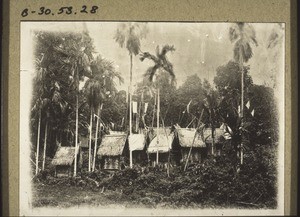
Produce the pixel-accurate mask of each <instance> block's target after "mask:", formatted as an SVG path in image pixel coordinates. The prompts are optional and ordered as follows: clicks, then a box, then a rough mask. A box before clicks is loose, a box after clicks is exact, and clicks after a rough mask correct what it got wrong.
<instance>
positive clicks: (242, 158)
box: [240, 47, 244, 165]
mask: <svg viewBox="0 0 300 217" xmlns="http://www.w3.org/2000/svg"><path fill="white" fill-rule="evenodd" d="M243 62H244V61H243V56H242V48H241V47H240V70H241V73H242V76H241V77H242V81H241V129H242V132H241V137H242V138H241V140H242V141H241V150H240V153H241V165H243V161H244V150H243V149H244V132H243V128H244V70H243Z"/></svg>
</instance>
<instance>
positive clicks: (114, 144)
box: [20, 22, 285, 215]
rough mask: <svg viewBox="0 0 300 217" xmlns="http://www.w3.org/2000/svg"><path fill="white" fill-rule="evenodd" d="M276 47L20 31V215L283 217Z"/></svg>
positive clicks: (214, 36) (120, 31)
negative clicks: (267, 216)
mask: <svg viewBox="0 0 300 217" xmlns="http://www.w3.org/2000/svg"><path fill="white" fill-rule="evenodd" d="M284 34H285V26H284V24H282V23H185V22H177V23H176V22H169V23H168V22H164V23H163V22H23V23H21V71H20V82H21V85H20V89H21V91H20V113H21V115H20V206H21V213H22V212H23V213H25V214H32V215H41V214H44V215H47V213H56V214H57V215H69V214H71V213H72V215H116V213H118V214H120V215H122V214H123V215H126V214H127V215H128V214H132V213H136V214H140V215H149V214H151V215H167V214H170V215H172V214H173V215H174V214H176V215H187V214H190V215H195V214H197V210H198V212H199V209H201V213H202V214H203V215H221V214H224V215H226V214H229V213H235V215H239V214H242V213H243V214H247V213H249V214H250V213H251V215H254V214H259V215H261V214H282V212H283V185H284V182H283V170H284V169H283V168H284V158H283V156H284V131H283V129H284V116H283V114H284V109H283V108H284V86H283V84H284V41H285V35H284ZM74 207H76V211H74V209H75V208H74ZM241 212H242V213H241ZM198 214H199V213H198Z"/></svg>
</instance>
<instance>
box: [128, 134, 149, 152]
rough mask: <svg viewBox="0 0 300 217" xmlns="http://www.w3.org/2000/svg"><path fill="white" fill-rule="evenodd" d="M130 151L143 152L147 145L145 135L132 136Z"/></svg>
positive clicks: (130, 137)
mask: <svg viewBox="0 0 300 217" xmlns="http://www.w3.org/2000/svg"><path fill="white" fill-rule="evenodd" d="M128 143H129V150H130V151H142V150H144V149H145V145H146V135H145V134H131V135H129V137H128Z"/></svg>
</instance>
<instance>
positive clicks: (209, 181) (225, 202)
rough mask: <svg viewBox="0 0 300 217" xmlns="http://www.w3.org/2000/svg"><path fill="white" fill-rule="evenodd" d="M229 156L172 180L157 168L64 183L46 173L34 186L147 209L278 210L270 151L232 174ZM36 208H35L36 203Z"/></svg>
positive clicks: (177, 172)
mask: <svg viewBox="0 0 300 217" xmlns="http://www.w3.org/2000/svg"><path fill="white" fill-rule="evenodd" d="M232 154H233V153H232V149H231V148H230V147H226V148H224V152H223V155H221V156H219V157H217V158H209V159H207V160H206V161H205V162H204V163H202V164H196V165H193V166H191V167H189V168H188V170H187V171H185V172H183V171H182V168H180V167H175V168H172V170H171V176H170V177H167V174H166V171H165V169H160V168H148V169H146V170H145V169H142V168H138V167H137V168H133V169H129V168H128V169H125V170H122V171H117V172H113V173H109V172H105V171H99V172H98V173H90V174H82V175H81V177H78V178H64V179H63V178H53V176H52V175H51V172H49V171H47V172H44V173H43V174H41V175H40V176H38V177H37V178H36V179H35V184H36V185H39V184H41V183H43V184H44V185H45V186H44V187H43V188H51V186H57V185H58V186H63V187H64V188H65V186H75V187H76V188H77V189H78V190H80V189H91V190H93V191H95V192H99V194H100V192H102V193H103V192H104V193H105V192H107V194H104V197H105V195H107V197H109V198H110V199H113V200H114V202H115V203H121V202H122V201H131V202H130V203H132V204H143V205H146V206H150V207H156V206H161V205H162V204H164V206H166V207H198V208H199V207H210V208H212V207H227V208H228V207H241V208H276V206H277V203H276V195H277V190H276V186H277V184H276V178H275V177H276V175H277V172H276V171H277V170H276V163H275V162H276V156H277V153H276V152H275V151H274V147H272V146H269V145H268V146H261V145H255V146H254V147H253V148H252V149H250V150H249V151H247V154H246V156H245V164H244V168H242V170H241V172H240V173H236V170H235V167H234V165H235V163H234V162H233V159H234V158H232V157H231V155H232ZM67 188H70V187H67ZM109 192H111V193H113V192H115V193H114V194H111V193H109ZM118 192H121V194H120V193H118ZM112 195H113V196H112ZM49 203H50V204H51V202H49ZM34 204H35V205H38V204H39V201H38V200H36V201H35V202H34ZM73 205H74V204H73Z"/></svg>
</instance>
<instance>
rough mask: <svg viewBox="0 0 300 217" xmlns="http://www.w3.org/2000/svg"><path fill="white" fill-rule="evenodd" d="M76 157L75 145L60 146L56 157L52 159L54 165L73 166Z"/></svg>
mask: <svg viewBox="0 0 300 217" xmlns="http://www.w3.org/2000/svg"><path fill="white" fill-rule="evenodd" d="M74 158H75V147H63V146H60V147H59V148H58V149H57V151H56V153H55V156H54V158H53V159H52V165H55V166H58V165H60V166H71V165H72V164H73V161H74Z"/></svg>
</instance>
